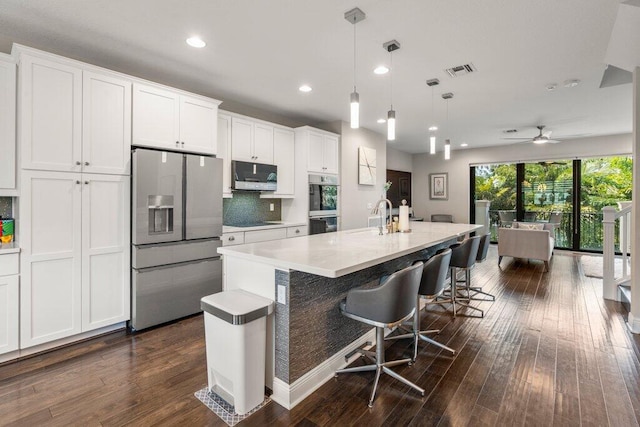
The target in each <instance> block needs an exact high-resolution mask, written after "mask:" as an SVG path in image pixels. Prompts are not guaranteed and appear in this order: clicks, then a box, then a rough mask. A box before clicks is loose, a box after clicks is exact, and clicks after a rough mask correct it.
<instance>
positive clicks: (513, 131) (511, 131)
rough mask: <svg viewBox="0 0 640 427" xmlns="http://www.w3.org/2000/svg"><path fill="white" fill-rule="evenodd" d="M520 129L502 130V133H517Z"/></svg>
mask: <svg viewBox="0 0 640 427" xmlns="http://www.w3.org/2000/svg"><path fill="white" fill-rule="evenodd" d="M517 132H518V129H505V130H503V131H502V133H517Z"/></svg>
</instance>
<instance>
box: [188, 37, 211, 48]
mask: <svg viewBox="0 0 640 427" xmlns="http://www.w3.org/2000/svg"><path fill="white" fill-rule="evenodd" d="M187 44H188V45H189V46H191V47H198V48H200V47H205V46H206V45H207V44H206V43H205V42H204V40H202V39H201V38H200V37H189V38H188V39H187Z"/></svg>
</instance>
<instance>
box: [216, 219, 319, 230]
mask: <svg viewBox="0 0 640 427" xmlns="http://www.w3.org/2000/svg"><path fill="white" fill-rule="evenodd" d="M265 222H266V224H264V225H256V226H253V227H236V226H233V225H223V226H222V232H223V233H238V232H242V231H256V230H268V229H270V228H286V227H301V226H304V225H307V223H306V222H284V221H265Z"/></svg>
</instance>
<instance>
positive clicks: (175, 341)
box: [0, 247, 640, 426]
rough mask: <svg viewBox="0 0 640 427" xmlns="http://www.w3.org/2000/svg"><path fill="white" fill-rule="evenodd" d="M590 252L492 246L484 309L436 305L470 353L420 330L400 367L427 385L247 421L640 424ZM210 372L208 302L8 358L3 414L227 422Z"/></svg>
mask: <svg viewBox="0 0 640 427" xmlns="http://www.w3.org/2000/svg"><path fill="white" fill-rule="evenodd" d="M578 260H579V256H573V255H571V254H562V253H556V255H555V256H554V259H553V261H552V264H551V271H550V272H549V273H544V272H543V265H542V263H538V262H535V261H534V262H531V263H530V264H527V263H525V262H511V260H510V259H506V260H505V261H506V262H504V261H503V270H502V271H501V270H499V269H498V268H497V266H496V264H497V259H496V248H495V247H492V248H491V249H490V255H489V259H487V261H486V262H485V263H483V264H479V265H478V266H477V267H476V268H475V269H474V270H473V273H472V277H473V281H474V283H475V284H479V285H482V286H483V287H484V288H485V290H487V291H489V292H492V293H493V294H495V295H496V301H495V302H482V303H480V304H479V306H480V307H481V308H483V309H484V310H485V317H484V318H483V319H479V318H471V317H458V318H456V319H455V320H454V319H452V318H451V317H450V316H449V315H447V314H436V313H435V311H436V310H437V308H433V312H430V313H427V314H425V315H424V317H423V324H422V325H423V326H424V327H426V326H428V325H429V327H430V328H440V329H442V332H441V334H440V335H439V336H438V337H437V339H438V340H439V341H441V342H444V343H447V345H449V346H451V347H453V348H455V349H457V350H459V353H458V354H457V355H456V356H455V357H452V356H449V355H447V354H446V353H444V352H440V351H439V350H438V349H437V348H436V347H435V346H432V345H426V344H425V343H421V346H420V354H419V356H418V360H417V362H416V364H415V365H413V366H401V367H397V368H395V370H396V371H397V372H398V373H400V374H401V375H404V376H405V377H407V378H408V379H410V380H412V381H414V382H416V383H417V384H419V385H420V386H422V387H423V388H425V389H426V390H427V391H426V394H425V396H424V397H421V396H419V395H418V394H417V393H416V392H415V391H413V390H412V389H410V388H409V387H407V386H405V385H403V384H401V383H399V382H398V381H396V380H394V379H392V378H391V377H389V376H383V377H382V378H381V380H380V385H379V390H378V393H377V397H376V401H375V404H374V407H373V408H372V409H369V408H368V407H367V400H368V397H369V393H370V390H371V386H372V382H373V375H372V373H362V374H349V375H342V376H340V377H338V378H334V379H332V380H331V381H329V382H328V383H326V384H325V385H323V386H322V387H321V388H320V389H318V390H317V391H316V392H315V393H313V394H312V395H311V396H309V397H308V398H307V399H305V400H304V401H303V402H302V403H300V404H299V405H298V406H296V407H295V408H294V409H293V410H291V411H287V410H286V409H284V408H282V407H281V406H279V405H277V404H276V403H274V402H271V403H270V404H268V405H267V406H266V407H265V408H263V409H262V410H260V411H258V412H257V413H255V414H253V415H252V416H250V417H249V418H247V419H246V420H245V421H244V422H242V423H241V424H239V425H240V426H263V425H298V426H324V425H338V426H342V425H351V424H355V425H369V426H377V425H389V426H395V425H440V426H448V425H456V426H458V425H473V426H476V425H505V426H512V425H541V426H549V425H558V426H573V425H576V426H577V425H585V426H586V425H598V426H604V425H611V426H633V425H638V422H639V421H640V361H639V356H640V350H639V349H640V337H639V336H634V335H632V334H630V333H629V332H628V331H627V329H626V325H625V323H624V320H625V317H626V316H625V313H624V310H623V308H622V306H621V305H620V304H617V303H614V302H611V301H605V300H603V299H602V296H601V292H602V291H601V288H602V281H601V280H600V279H593V278H589V277H585V276H584V275H583V274H582V271H581V268H580V265H579V261H578ZM386 347H387V355H388V358H389V359H391V358H394V357H401V356H402V355H408V354H410V351H411V343H410V342H409V341H408V340H404V341H396V342H388V343H387V344H386ZM357 363H362V362H361V361H356V362H354V364H357ZM206 382H207V378H206V361H205V348H204V327H203V320H202V317H201V316H195V317H192V318H189V319H185V320H182V321H180V322H178V323H175V324H172V325H169V326H165V327H161V328H157V329H154V330H150V331H147V332H142V333H138V334H136V335H127V334H126V333H124V332H118V333H114V334H110V335H106V336H103V337H100V338H96V339H93V340H90V341H87V342H84V343H80V344H76V345H72V346H70V347H66V348H63V349H59V350H56V351H53V352H50V353H46V354H42V355H39V356H36V357H32V358H29V359H24V360H21V361H18V362H15V363H10V364H5V365H3V366H0V425H3V426H6V425H19V426H31V425H38V426H41V425H61V426H62V425H105V426H112V425H117V426H120V425H136V426H147V425H154V426H155V425H167V426H169V425H188V426H200V425H212V426H224V425H225V424H224V423H223V422H222V421H221V420H220V419H219V418H217V417H216V415H214V414H213V413H212V412H211V411H209V409H207V408H206V407H205V406H204V405H203V404H202V403H200V401H198V400H197V399H196V398H195V397H194V395H193V393H194V392H195V391H197V390H199V389H201V388H203V387H205V385H206Z"/></svg>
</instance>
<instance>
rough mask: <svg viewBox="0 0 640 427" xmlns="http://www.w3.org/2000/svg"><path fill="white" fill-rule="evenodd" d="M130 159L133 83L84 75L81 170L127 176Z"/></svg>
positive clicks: (111, 77)
mask: <svg viewBox="0 0 640 427" xmlns="http://www.w3.org/2000/svg"><path fill="white" fill-rule="evenodd" d="M130 159H131V82H130V81H128V80H125V79H122V78H118V77H116V76H110V75H107V74H98V73H94V72H89V71H84V72H83V94H82V162H83V164H82V166H83V168H82V171H83V172H92V173H106V174H116V175H128V174H129V173H130Z"/></svg>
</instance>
